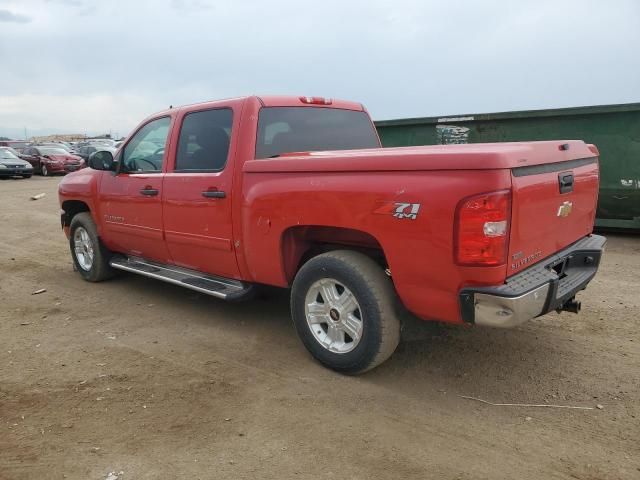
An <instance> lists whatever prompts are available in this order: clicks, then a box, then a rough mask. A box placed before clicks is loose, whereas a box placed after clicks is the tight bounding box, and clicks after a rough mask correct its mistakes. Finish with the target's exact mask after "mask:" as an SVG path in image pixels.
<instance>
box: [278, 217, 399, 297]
mask: <svg viewBox="0 0 640 480" xmlns="http://www.w3.org/2000/svg"><path fill="white" fill-rule="evenodd" d="M280 250H281V251H280V254H281V258H282V265H283V271H284V274H285V278H286V280H287V283H288V284H289V285H290V284H291V282H292V281H293V278H294V277H295V276H296V273H297V272H298V270H299V269H300V268H301V267H302V265H304V264H305V263H306V262H307V261H309V260H310V259H312V258H313V257H316V256H317V255H320V254H322V253H326V252H330V251H334V250H352V251H357V252H361V253H363V254H365V255H367V256H368V257H370V258H372V259H373V260H374V261H375V262H376V263H378V264H379V265H380V266H381V267H382V268H383V269H386V268H388V262H387V258H386V256H385V253H384V249H383V248H382V245H381V243H380V242H379V241H378V239H376V238H375V237H374V236H373V235H371V234H370V233H368V232H365V231H363V230H357V229H352V228H342V227H329V226H322V225H296V226H292V227H289V228H287V229H286V230H285V231H283V233H282V238H281V242H280Z"/></svg>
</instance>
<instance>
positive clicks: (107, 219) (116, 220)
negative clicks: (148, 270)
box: [98, 116, 171, 262]
mask: <svg viewBox="0 0 640 480" xmlns="http://www.w3.org/2000/svg"><path fill="white" fill-rule="evenodd" d="M170 127H171V117H169V116H164V117H160V118H156V119H153V120H151V121H149V122H147V123H146V124H144V125H143V126H142V127H140V128H139V129H138V131H137V132H136V133H135V134H134V135H133V136H132V137H131V138H130V139H129V141H128V142H127V144H126V145H125V146H124V148H122V149H121V150H120V152H119V154H118V157H117V160H118V161H119V163H120V165H119V170H118V172H117V174H115V175H112V174H109V173H107V174H105V175H103V176H102V180H101V182H100V195H99V196H98V198H99V202H100V213H101V215H102V219H101V221H102V224H103V226H104V232H105V235H106V239H107V241H108V242H109V244H110V245H111V247H112V248H113V249H115V250H116V251H119V252H123V253H127V254H129V255H135V256H140V257H144V258H148V259H151V260H157V261H160V262H168V261H169V255H168V251H167V246H166V243H165V241H164V237H163V234H162V188H163V179H164V173H163V165H164V161H165V158H166V146H167V139H168V137H169V130H170Z"/></svg>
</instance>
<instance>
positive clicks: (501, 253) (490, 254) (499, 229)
mask: <svg viewBox="0 0 640 480" xmlns="http://www.w3.org/2000/svg"><path fill="white" fill-rule="evenodd" d="M510 220H511V190H501V191H498V192H491V193H483V194H480V195H475V196H473V197H468V198H465V199H463V200H462V201H461V202H460V203H459V204H458V207H457V209H456V224H455V233H454V235H455V253H454V254H455V259H456V263H458V264H459V265H484V266H490V265H502V264H504V263H505V262H506V258H507V251H508V249H509V221H510Z"/></svg>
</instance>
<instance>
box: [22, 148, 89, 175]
mask: <svg viewBox="0 0 640 480" xmlns="http://www.w3.org/2000/svg"><path fill="white" fill-rule="evenodd" d="M22 158H24V159H25V160H27V161H28V162H29V163H30V164H31V165H33V168H34V170H35V171H37V172H39V173H40V174H41V175H43V176H45V177H46V176H48V175H53V174H54V173H68V172H73V171H75V170H80V169H81V168H84V167H85V166H86V163H85V161H84V160H83V159H82V158H80V157H79V156H77V155H72V154H71V153H69V152H67V151H66V150H64V149H63V148H58V147H48V146H44V147H43V146H37V147H27V148H26V149H25V150H24V152H22Z"/></svg>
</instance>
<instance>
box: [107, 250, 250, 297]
mask: <svg viewBox="0 0 640 480" xmlns="http://www.w3.org/2000/svg"><path fill="white" fill-rule="evenodd" d="M109 265H111V266H112V267H113V268H116V269H118V270H124V271H125V272H132V273H137V274H139V275H143V276H145V277H149V278H154V279H156V280H162V281H163V282H167V283H172V284H174V285H179V286H181V287H184V288H188V289H191V290H195V291H196V292H200V293H205V294H207V295H211V296H213V297H217V298H222V299H224V300H241V299H243V298H244V297H245V296H248V295H249V294H250V293H251V292H252V291H253V285H252V284H248V283H245V282H241V281H239V280H233V279H230V278H224V277H217V276H215V275H209V274H206V273H202V272H198V271H196V270H190V269H187V268H182V267H177V266H175V265H165V264H162V263H157V262H152V261H151V260H146V259H144V258H140V257H125V256H122V255H114V256H113V257H112V258H111V261H110V262H109Z"/></svg>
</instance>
